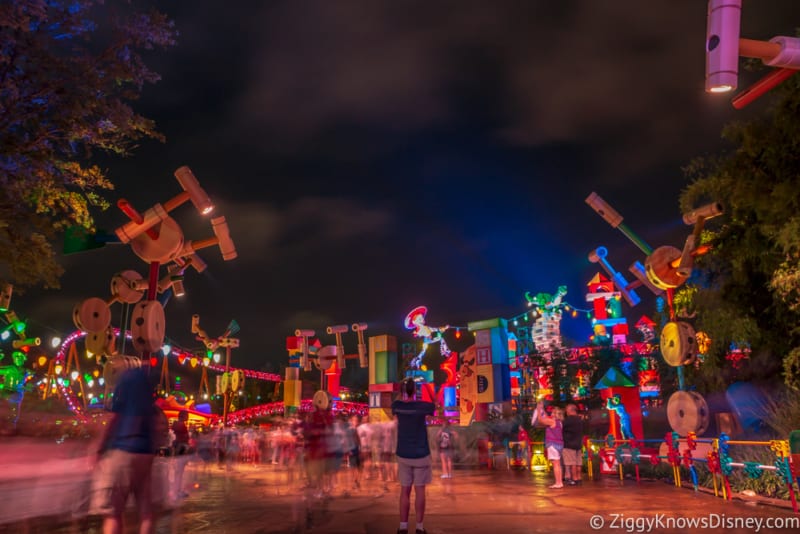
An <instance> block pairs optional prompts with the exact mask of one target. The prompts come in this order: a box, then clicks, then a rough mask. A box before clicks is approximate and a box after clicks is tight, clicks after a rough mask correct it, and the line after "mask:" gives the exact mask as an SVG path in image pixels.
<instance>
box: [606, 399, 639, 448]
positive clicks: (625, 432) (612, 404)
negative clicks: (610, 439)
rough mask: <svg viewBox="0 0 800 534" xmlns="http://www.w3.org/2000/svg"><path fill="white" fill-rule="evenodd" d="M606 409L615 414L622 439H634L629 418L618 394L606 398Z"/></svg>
mask: <svg viewBox="0 0 800 534" xmlns="http://www.w3.org/2000/svg"><path fill="white" fill-rule="evenodd" d="M606 410H611V411H613V412H614V413H616V414H617V417H618V418H619V431H620V434H622V439H635V438H634V436H633V432H632V431H631V418H630V416H629V415H628V412H627V411H626V410H625V406H623V405H622V398H621V397H620V396H619V395H614V396H613V397H609V398H608V399H606Z"/></svg>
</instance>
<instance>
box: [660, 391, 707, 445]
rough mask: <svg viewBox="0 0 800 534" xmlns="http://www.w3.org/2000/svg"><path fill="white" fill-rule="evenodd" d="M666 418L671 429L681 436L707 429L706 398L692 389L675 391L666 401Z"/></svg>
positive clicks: (700, 432)
mask: <svg viewBox="0 0 800 534" xmlns="http://www.w3.org/2000/svg"><path fill="white" fill-rule="evenodd" d="M667 419H668V420H669V426H670V427H672V430H674V431H675V432H677V433H678V434H679V435H681V436H684V437H685V436H687V435H688V434H689V432H695V433H696V434H697V435H698V436H700V435H702V434H703V433H704V432H705V431H706V430H707V429H708V423H709V420H710V417H709V413H708V404H707V403H706V400H705V399H704V398H703V396H702V395H700V394H699V393H697V392H694V391H676V392H675V393H673V394H672V395H671V396H670V398H669V401H668V402H667Z"/></svg>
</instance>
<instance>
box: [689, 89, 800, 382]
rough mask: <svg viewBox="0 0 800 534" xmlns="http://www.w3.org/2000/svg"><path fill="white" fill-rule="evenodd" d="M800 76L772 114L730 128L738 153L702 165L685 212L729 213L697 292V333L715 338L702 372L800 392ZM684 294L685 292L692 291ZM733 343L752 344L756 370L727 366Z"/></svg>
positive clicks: (701, 263) (693, 169) (702, 264)
mask: <svg viewBox="0 0 800 534" xmlns="http://www.w3.org/2000/svg"><path fill="white" fill-rule="evenodd" d="M797 78H798V76H794V77H793V78H792V79H790V80H789V81H787V82H785V83H784V84H783V86H782V87H781V88H779V89H776V90H774V91H773V93H772V94H771V95H770V97H771V98H772V99H773V101H772V102H771V105H770V107H769V110H768V111H767V112H766V113H765V114H764V115H763V116H761V117H759V118H757V119H754V120H751V121H749V122H736V123H733V124H730V125H728V126H727V127H726V128H725V129H724V131H723V138H724V139H726V140H727V141H729V142H730V143H731V146H732V149H731V150H728V151H726V152H725V153H723V154H720V155H718V156H716V157H711V158H700V159H697V160H695V161H693V162H692V163H691V164H690V165H689V166H688V167H687V169H686V171H687V174H688V175H689V176H690V177H691V178H693V182H692V183H691V184H690V185H689V186H688V187H687V188H686V189H685V190H684V191H683V193H682V195H681V208H682V210H683V211H684V212H686V211H688V210H689V209H691V208H693V207H696V206H698V205H701V204H703V203H706V202H709V201H719V202H721V203H722V205H723V206H724V208H725V215H724V216H723V217H721V218H720V222H719V224H718V225H717V224H715V225H711V223H716V221H717V220H716V219H715V220H713V221H710V222H709V224H710V227H711V229H710V230H708V231H705V232H704V233H703V236H702V239H703V241H704V242H707V243H708V244H710V245H711V247H712V249H711V252H710V253H708V254H707V255H705V256H703V257H701V258H699V259H698V261H697V266H698V268H699V270H698V272H697V275H696V276H695V278H693V279H692V280H690V285H689V287H688V291H694V290H696V294H694V295H693V296H692V298H691V301H692V303H693V306H694V308H695V311H697V326H698V328H699V329H700V330H703V331H705V332H706V333H708V334H709V335H710V336H711V338H712V350H711V353H710V354H709V355H708V357H707V358H706V361H705V362H704V363H703V365H702V367H701V374H704V375H705V376H706V377H707V378H710V377H711V376H716V377H717V378H718V379H719V378H720V377H721V378H724V379H734V378H735V379H754V380H758V379H769V378H770V377H774V376H777V375H780V374H782V375H783V378H784V381H785V382H786V384H787V385H790V386H793V387H798V386H800V327H799V326H798V325H800V322H798V319H800V179H798V169H800V84H798V80H797ZM684 291H685V290H684ZM731 343H737V344H739V345H740V346H741V345H744V344H748V345H749V346H750V347H751V350H752V352H751V357H750V362H749V365H746V366H744V367H742V368H741V369H740V370H738V371H736V370H734V369H732V366H731V365H730V363H729V362H727V361H726V360H725V355H726V353H727V352H728V349H729V347H730V344H731Z"/></svg>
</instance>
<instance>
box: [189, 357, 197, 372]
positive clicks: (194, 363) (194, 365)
mask: <svg viewBox="0 0 800 534" xmlns="http://www.w3.org/2000/svg"><path fill="white" fill-rule="evenodd" d="M189 363H190V364H192V369H194V368H195V367H197V358H195V357H192V359H191V360H189Z"/></svg>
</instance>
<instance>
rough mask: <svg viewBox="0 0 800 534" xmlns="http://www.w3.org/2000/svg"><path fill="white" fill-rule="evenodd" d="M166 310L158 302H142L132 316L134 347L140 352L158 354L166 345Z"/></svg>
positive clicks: (135, 308) (134, 309)
mask: <svg viewBox="0 0 800 534" xmlns="http://www.w3.org/2000/svg"><path fill="white" fill-rule="evenodd" d="M164 335H165V322H164V308H163V307H162V306H161V303H160V302H159V301H157V300H148V301H147V302H140V303H138V304H137V305H136V306H135V307H134V308H133V313H132V314H131V336H132V337H133V346H134V348H136V350H138V351H140V352H156V351H158V350H161V347H162V346H163V345H164Z"/></svg>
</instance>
